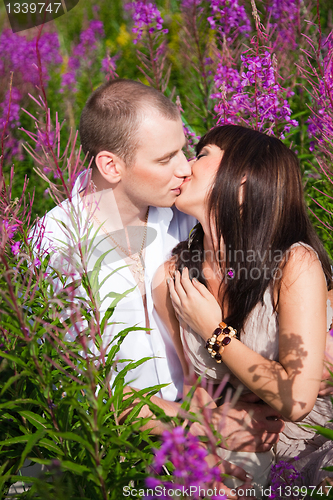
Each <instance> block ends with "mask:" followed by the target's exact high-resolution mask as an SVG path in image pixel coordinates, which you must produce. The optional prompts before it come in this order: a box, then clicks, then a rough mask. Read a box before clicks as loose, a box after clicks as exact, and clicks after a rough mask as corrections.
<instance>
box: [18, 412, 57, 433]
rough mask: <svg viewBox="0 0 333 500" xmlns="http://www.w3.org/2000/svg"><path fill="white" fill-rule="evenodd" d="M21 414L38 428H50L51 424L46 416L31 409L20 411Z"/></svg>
mask: <svg viewBox="0 0 333 500" xmlns="http://www.w3.org/2000/svg"><path fill="white" fill-rule="evenodd" d="M19 414H20V415H21V416H22V417H24V418H26V419H27V420H28V421H29V422H30V423H31V424H32V425H34V426H35V427H36V428H37V429H47V428H50V427H51V426H50V424H49V423H48V422H47V420H45V418H43V417H41V416H40V415H37V414H36V413H33V412H31V411H27V410H23V411H19Z"/></svg>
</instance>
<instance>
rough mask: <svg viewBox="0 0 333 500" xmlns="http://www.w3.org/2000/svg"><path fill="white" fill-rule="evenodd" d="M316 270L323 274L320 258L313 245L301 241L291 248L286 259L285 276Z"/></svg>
mask: <svg viewBox="0 0 333 500" xmlns="http://www.w3.org/2000/svg"><path fill="white" fill-rule="evenodd" d="M315 268H318V270H319V269H320V271H321V272H323V270H322V266H321V262H320V259H319V256H318V254H317V252H316V251H315V249H314V248H313V247H312V246H311V245H308V244H307V243H304V242H302V241H299V242H297V243H294V244H293V245H291V247H289V249H288V250H287V252H286V257H285V268H284V269H285V271H284V274H285V272H287V273H288V274H289V273H294V272H296V273H297V272H303V271H309V270H311V269H315Z"/></svg>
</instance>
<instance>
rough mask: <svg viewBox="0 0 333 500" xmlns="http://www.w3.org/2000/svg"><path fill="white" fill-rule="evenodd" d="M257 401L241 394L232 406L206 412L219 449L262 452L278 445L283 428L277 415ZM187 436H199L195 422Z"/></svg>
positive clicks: (202, 431) (201, 430)
mask: <svg viewBox="0 0 333 500" xmlns="http://www.w3.org/2000/svg"><path fill="white" fill-rule="evenodd" d="M258 401H260V400H259V398H258V397H257V396H256V395H255V394H252V393H251V394H246V395H243V396H242V397H241V399H239V400H238V401H237V403H236V404H234V405H233V406H231V405H230V404H229V403H225V404H223V405H221V406H219V407H216V408H212V409H211V410H210V412H211V415H210V419H211V423H212V424H213V425H214V428H215V430H216V431H217V432H218V433H219V434H221V435H222V436H223V438H224V441H225V446H224V445H223V444H222V447H228V449H229V450H232V451H254V452H264V451H269V450H270V449H271V447H272V446H273V444H275V443H277V442H278V440H279V434H280V432H282V431H283V429H284V422H283V420H282V418H281V415H280V414H279V413H278V412H277V411H276V410H273V408H271V407H270V406H268V405H267V404H266V403H263V402H261V401H260V402H258ZM191 433H192V434H195V435H197V436H203V435H205V434H206V432H205V427H204V426H203V425H201V424H199V423H197V422H196V423H194V424H192V426H191Z"/></svg>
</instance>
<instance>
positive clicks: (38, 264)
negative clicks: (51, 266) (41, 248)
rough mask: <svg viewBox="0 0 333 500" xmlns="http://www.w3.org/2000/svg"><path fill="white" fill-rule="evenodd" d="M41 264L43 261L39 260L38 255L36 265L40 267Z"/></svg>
mask: <svg viewBox="0 0 333 500" xmlns="http://www.w3.org/2000/svg"><path fill="white" fill-rule="evenodd" d="M40 265H41V261H40V260H39V258H38V257H36V258H35V260H34V266H36V267H39V266H40Z"/></svg>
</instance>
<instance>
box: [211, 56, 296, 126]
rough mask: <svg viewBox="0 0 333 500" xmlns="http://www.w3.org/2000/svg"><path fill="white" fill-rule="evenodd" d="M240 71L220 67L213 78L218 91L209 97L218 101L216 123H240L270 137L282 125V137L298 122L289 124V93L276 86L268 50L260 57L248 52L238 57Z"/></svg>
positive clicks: (275, 77) (274, 72)
mask: <svg viewBox="0 0 333 500" xmlns="http://www.w3.org/2000/svg"><path fill="white" fill-rule="evenodd" d="M241 61H242V67H243V70H240V71H238V70H236V69H235V68H231V67H227V66H225V65H223V64H221V63H220V64H219V65H218V67H217V73H216V75H215V77H214V80H215V85H216V88H217V90H219V91H220V92H216V93H214V94H212V95H211V98H212V99H219V101H218V102H217V104H216V105H215V108H214V109H215V111H216V112H217V114H218V123H242V124H244V122H245V124H246V125H248V126H252V127H253V126H256V128H257V129H258V130H261V131H264V130H265V131H266V132H268V133H272V130H273V127H276V125H277V124H280V123H281V124H283V129H282V134H283V133H288V132H289V131H290V127H291V126H293V127H296V126H297V125H298V122H297V121H296V120H291V118H290V117H291V108H290V106H289V103H288V100H287V99H286V97H287V96H288V97H290V96H292V92H291V91H290V90H288V89H283V88H282V87H281V85H280V84H279V83H278V75H277V73H276V69H275V67H276V62H275V61H274V56H273V57H272V56H271V53H270V52H269V51H268V50H265V51H263V52H262V53H259V54H255V55H254V54H252V53H251V52H250V51H247V52H245V53H243V54H242V55H241Z"/></svg>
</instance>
